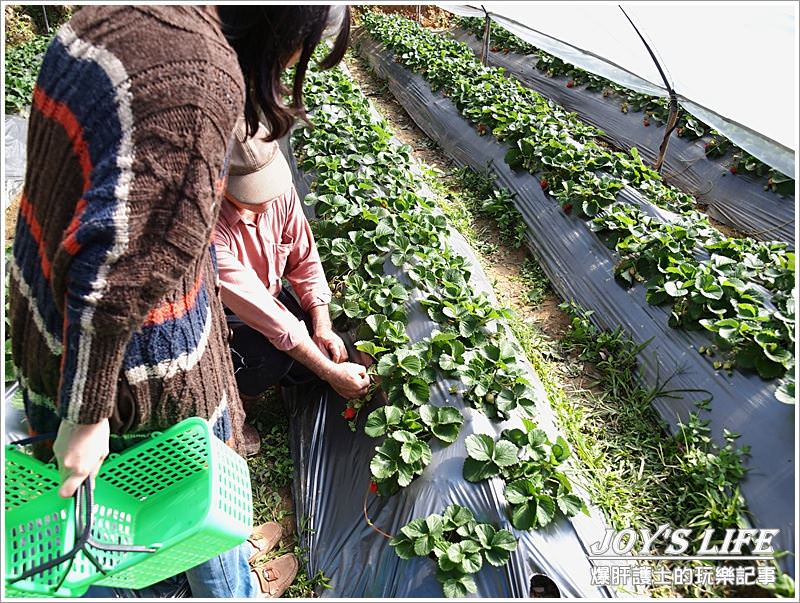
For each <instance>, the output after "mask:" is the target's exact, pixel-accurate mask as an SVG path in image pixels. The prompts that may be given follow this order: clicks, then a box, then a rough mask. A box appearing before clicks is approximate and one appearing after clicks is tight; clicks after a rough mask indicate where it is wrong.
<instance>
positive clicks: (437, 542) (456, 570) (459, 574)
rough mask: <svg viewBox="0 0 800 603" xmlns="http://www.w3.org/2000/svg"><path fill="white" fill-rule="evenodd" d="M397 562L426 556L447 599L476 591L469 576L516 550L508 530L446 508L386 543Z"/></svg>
mask: <svg viewBox="0 0 800 603" xmlns="http://www.w3.org/2000/svg"><path fill="white" fill-rule="evenodd" d="M389 545H390V546H392V547H393V548H394V550H395V553H397V556H398V557H400V558H401V559H412V558H414V557H430V558H431V559H432V560H434V561H435V562H436V566H437V567H436V570H437V571H436V578H437V580H439V582H441V583H442V590H443V591H444V595H445V596H446V597H448V598H462V597H466V596H467V593H475V592H477V587H476V586H475V581H474V580H473V579H472V574H474V573H476V572H477V571H479V570H480V569H481V567H483V563H484V562H486V563H489V564H490V565H493V566H495V567H500V566H502V565H505V564H506V563H507V562H508V559H509V556H510V555H511V553H513V552H514V551H515V550H516V549H517V540H516V539H515V538H514V535H513V534H511V532H509V531H508V530H498V529H497V528H495V527H494V526H493V525H491V524H488V523H478V522H477V521H476V519H475V516H474V515H473V513H472V511H470V510H469V509H467V508H465V507H461V506H459V505H455V504H454V505H450V506H449V507H447V509H445V511H444V513H442V514H441V515H438V514H435V513H434V514H432V515H429V516H428V517H423V518H420V519H415V520H413V521H411V522H410V523H408V524H406V525H405V526H403V527H402V528H400V534H398V535H397V536H395V537H394V538H392V539H391V540H390V542H389Z"/></svg>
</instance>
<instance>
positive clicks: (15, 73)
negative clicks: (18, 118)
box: [4, 35, 52, 113]
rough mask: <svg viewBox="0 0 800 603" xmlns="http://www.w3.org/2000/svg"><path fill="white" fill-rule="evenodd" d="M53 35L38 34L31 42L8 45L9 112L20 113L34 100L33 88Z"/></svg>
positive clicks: (6, 75)
mask: <svg viewBox="0 0 800 603" xmlns="http://www.w3.org/2000/svg"><path fill="white" fill-rule="evenodd" d="M51 39H52V36H50V35H45V36H37V37H36V38H34V39H33V40H31V41H30V42H25V43H23V44H20V45H18V46H13V47H7V48H6V51H5V53H4V65H5V107H6V112H7V113H20V112H21V111H22V110H23V109H24V108H25V107H28V106H30V105H31V103H32V102H33V88H34V86H35V85H36V77H37V75H38V74H39V68H40V67H41V64H42V58H43V57H44V53H45V51H46V50H47V46H48V44H50V40H51Z"/></svg>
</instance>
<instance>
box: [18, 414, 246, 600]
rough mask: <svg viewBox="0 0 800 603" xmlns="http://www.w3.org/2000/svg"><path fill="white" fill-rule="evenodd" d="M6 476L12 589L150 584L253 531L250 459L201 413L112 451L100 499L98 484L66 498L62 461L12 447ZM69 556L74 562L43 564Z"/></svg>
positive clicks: (68, 591) (68, 593) (75, 592)
mask: <svg viewBox="0 0 800 603" xmlns="http://www.w3.org/2000/svg"><path fill="white" fill-rule="evenodd" d="M4 479H5V488H6V500H5V513H6V515H5V557H6V571H5V582H6V595H7V596H13V597H26V596H28V597H42V596H57V597H75V596H80V595H82V594H83V593H85V592H86V590H87V589H88V588H89V586H91V585H93V584H97V585H102V586H114V587H123V588H144V587H146V586H150V585H151V584H154V583H156V582H159V581H160V580H163V579H165V578H169V577H170V576H174V575H176V574H179V573H181V572H183V571H185V570H187V569H189V568H192V567H194V566H196V565H198V564H200V563H203V562H204V561H207V560H209V559H211V558H213V557H216V556H217V555H219V554H220V553H223V552H225V551H228V550H230V549H232V548H234V547H235V546H237V545H239V544H241V543H242V542H244V541H245V540H246V539H247V537H248V536H249V535H250V532H251V530H252V522H253V501H252V493H251V489H250V473H249V470H248V467H247V463H246V462H245V460H244V459H243V458H242V457H240V456H239V455H238V454H236V453H235V452H234V451H233V450H231V449H230V448H229V447H228V446H226V445H225V443H224V442H222V441H221V440H219V439H218V438H216V437H214V436H213V434H211V432H210V429H209V425H208V423H207V422H206V421H204V420H203V419H200V418H191V419H186V420H185V421H182V422H181V423H179V424H177V425H175V426H174V427H171V428H170V429H168V430H166V431H164V432H163V433H158V434H154V435H153V436H152V437H150V438H148V439H147V440H145V441H143V442H140V443H138V444H136V445H134V446H131V447H130V448H128V449H126V450H125V451H124V452H122V453H121V454H117V455H113V454H112V455H111V456H109V458H108V459H107V460H106V461H105V462H104V463H103V466H102V468H101V470H100V473H99V474H98V476H97V480H96V484H95V488H94V493H93V498H94V500H93V501H92V492H91V491H90V490H88V485H87V487H86V488H82V489H81V490H80V491H79V492H81V493H82V495H79V496H76V498H75V500H74V501H73V500H71V499H63V498H61V497H60V496H58V486H59V483H60V480H59V476H58V471H57V470H56V468H55V466H54V465H52V464H46V463H42V462H40V461H38V460H36V459H35V458H33V457H32V456H30V455H28V454H26V453H24V452H22V451H20V450H19V449H18V448H16V447H14V446H8V447H6V461H5V478H4ZM87 490H88V492H87ZM87 494H88V496H87ZM89 508H90V509H91V513H90V512H88V509H89ZM79 545H80V550H79V551H77V552H75V551H74V549H75V547H76V546H79ZM115 547H116V548H117V549H119V548H121V549H125V548H126V547H127V548H128V549H130V548H131V547H133V548H134V550H114V549H115ZM145 548H147V549H148V550H147V551H145V550H144V549H145ZM60 556H66V557H69V559H65V560H64V561H63V562H59V563H58V565H55V566H54V567H51V568H47V569H43V570H42V571H39V569H38V568H40V567H41V566H43V565H46V564H47V563H48V562H49V563H50V564H52V563H53V562H54V561H56V560H58V558H59V557H60ZM26 572H28V573H32V575H30V576H29V577H26V578H24V579H22V580H15V578H18V577H19V576H20V575H22V574H24V573H26Z"/></svg>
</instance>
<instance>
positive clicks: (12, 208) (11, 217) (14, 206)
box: [4, 193, 22, 245]
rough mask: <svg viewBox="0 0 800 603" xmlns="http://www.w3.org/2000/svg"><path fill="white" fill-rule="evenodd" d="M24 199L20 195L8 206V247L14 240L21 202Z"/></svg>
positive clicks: (6, 219) (6, 216)
mask: <svg viewBox="0 0 800 603" xmlns="http://www.w3.org/2000/svg"><path fill="white" fill-rule="evenodd" d="M20 199H22V193H19V194H18V195H17V196H16V197H14V199H12V201H11V203H9V204H8V207H7V208H6V211H5V220H4V222H5V233H6V238H5V244H6V245H8V244H9V243H11V241H13V240H14V230H15V229H16V227H17V213H18V212H19V202H20Z"/></svg>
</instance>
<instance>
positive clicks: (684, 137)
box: [449, 17, 795, 247]
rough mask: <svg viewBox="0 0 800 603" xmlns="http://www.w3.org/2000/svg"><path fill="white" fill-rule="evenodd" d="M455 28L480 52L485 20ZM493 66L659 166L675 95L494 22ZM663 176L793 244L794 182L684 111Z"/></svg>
mask: <svg viewBox="0 0 800 603" xmlns="http://www.w3.org/2000/svg"><path fill="white" fill-rule="evenodd" d="M457 22H458V23H459V24H460V26H461V27H457V28H455V29H453V30H452V31H451V32H449V34H450V35H452V37H453V38H454V39H456V40H458V41H461V42H463V43H464V44H466V45H467V46H468V47H469V48H470V49H471V50H472V51H473V53H475V54H476V56H480V52H481V46H482V39H481V38H482V35H483V33H482V32H483V19H476V18H470V17H465V18H460V19H458V21H457ZM491 39H492V40H493V42H492V44H491V48H490V52H489V64H490V65H494V66H497V67H502V68H503V69H505V70H506V71H507V72H508V73H510V74H511V75H513V76H514V77H515V78H517V79H518V80H519V81H520V82H522V83H523V84H525V85H526V86H528V87H530V88H532V89H533V90H536V91H537V92H539V93H541V94H542V95H544V96H545V97H547V98H549V99H551V100H553V101H554V102H556V103H558V104H559V105H560V106H562V107H564V108H565V109H567V110H569V111H575V112H576V113H577V115H578V116H579V117H580V118H581V119H582V120H583V121H585V122H587V123H589V124H591V125H593V126H596V127H598V128H599V129H601V130H602V131H603V136H602V137H603V139H604V140H607V141H608V142H610V143H611V144H612V145H614V146H615V147H617V148H621V149H630V148H631V147H636V148H637V149H638V151H639V152H640V153H641V155H642V157H643V158H644V159H645V161H647V162H648V163H650V164H652V163H653V162H654V161H655V159H656V158H657V156H658V149H659V147H660V145H661V142H662V140H663V137H664V128H663V127H662V126H664V124H665V123H666V121H667V118H668V115H669V108H668V104H669V103H668V100H667V99H664V98H657V97H651V96H647V95H645V94H640V93H638V92H634V91H632V90H629V89H627V88H624V87H622V86H620V85H618V84H615V83H614V82H611V81H610V80H607V79H604V78H602V77H600V76H597V75H593V74H591V73H588V72H586V71H583V70H581V69H579V68H577V67H575V66H574V65H570V64H568V63H565V62H564V61H561V60H560V59H558V58H556V57H554V56H552V55H550V54H548V53H546V52H544V51H542V50H539V49H537V48H535V47H533V46H531V45H530V44H528V43H526V42H524V41H522V40H520V39H519V38H517V37H516V36H514V35H513V34H511V33H510V32H508V31H506V30H505V29H503V28H502V27H500V26H499V25H497V24H494V23H493V24H492V36H491ZM679 116H680V117H679V120H678V127H677V129H676V132H675V133H674V134H673V135H672V137H671V139H670V143H669V147H668V151H667V154H666V157H665V164H664V168H663V169H662V173H663V174H664V177H665V180H666V181H667V182H669V183H671V184H674V185H675V186H677V187H678V188H680V189H681V190H684V191H686V192H689V193H691V194H692V195H694V197H695V198H696V199H697V202H698V203H699V204H700V205H702V206H706V212H707V213H708V214H709V215H710V216H711V217H712V218H714V219H716V220H718V221H719V222H721V223H722V224H725V225H727V226H730V227H732V228H735V229H736V230H737V231H739V232H740V233H742V234H744V235H748V236H752V237H753V238H756V239H758V240H763V241H767V240H773V239H774V240H779V241H784V242H786V243H788V244H789V245H790V246H792V247H793V246H794V225H795V216H794V188H795V187H794V181H793V180H792V179H791V178H790V177H788V176H786V175H784V174H781V173H780V172H778V171H776V170H771V169H770V168H769V167H768V166H766V165H765V164H763V163H761V162H760V161H758V160H757V159H755V158H754V157H752V156H750V155H749V154H747V153H746V152H745V151H743V150H742V149H739V148H738V147H736V146H735V145H733V143H731V142H730V141H729V140H727V139H726V138H725V137H723V136H722V135H720V134H719V133H715V132H713V131H712V130H711V128H709V127H708V126H707V125H705V124H703V123H702V122H700V121H699V120H698V119H696V118H695V117H693V116H691V115H690V114H688V113H686V112H685V111H683V110H682V109H681V110H679Z"/></svg>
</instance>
